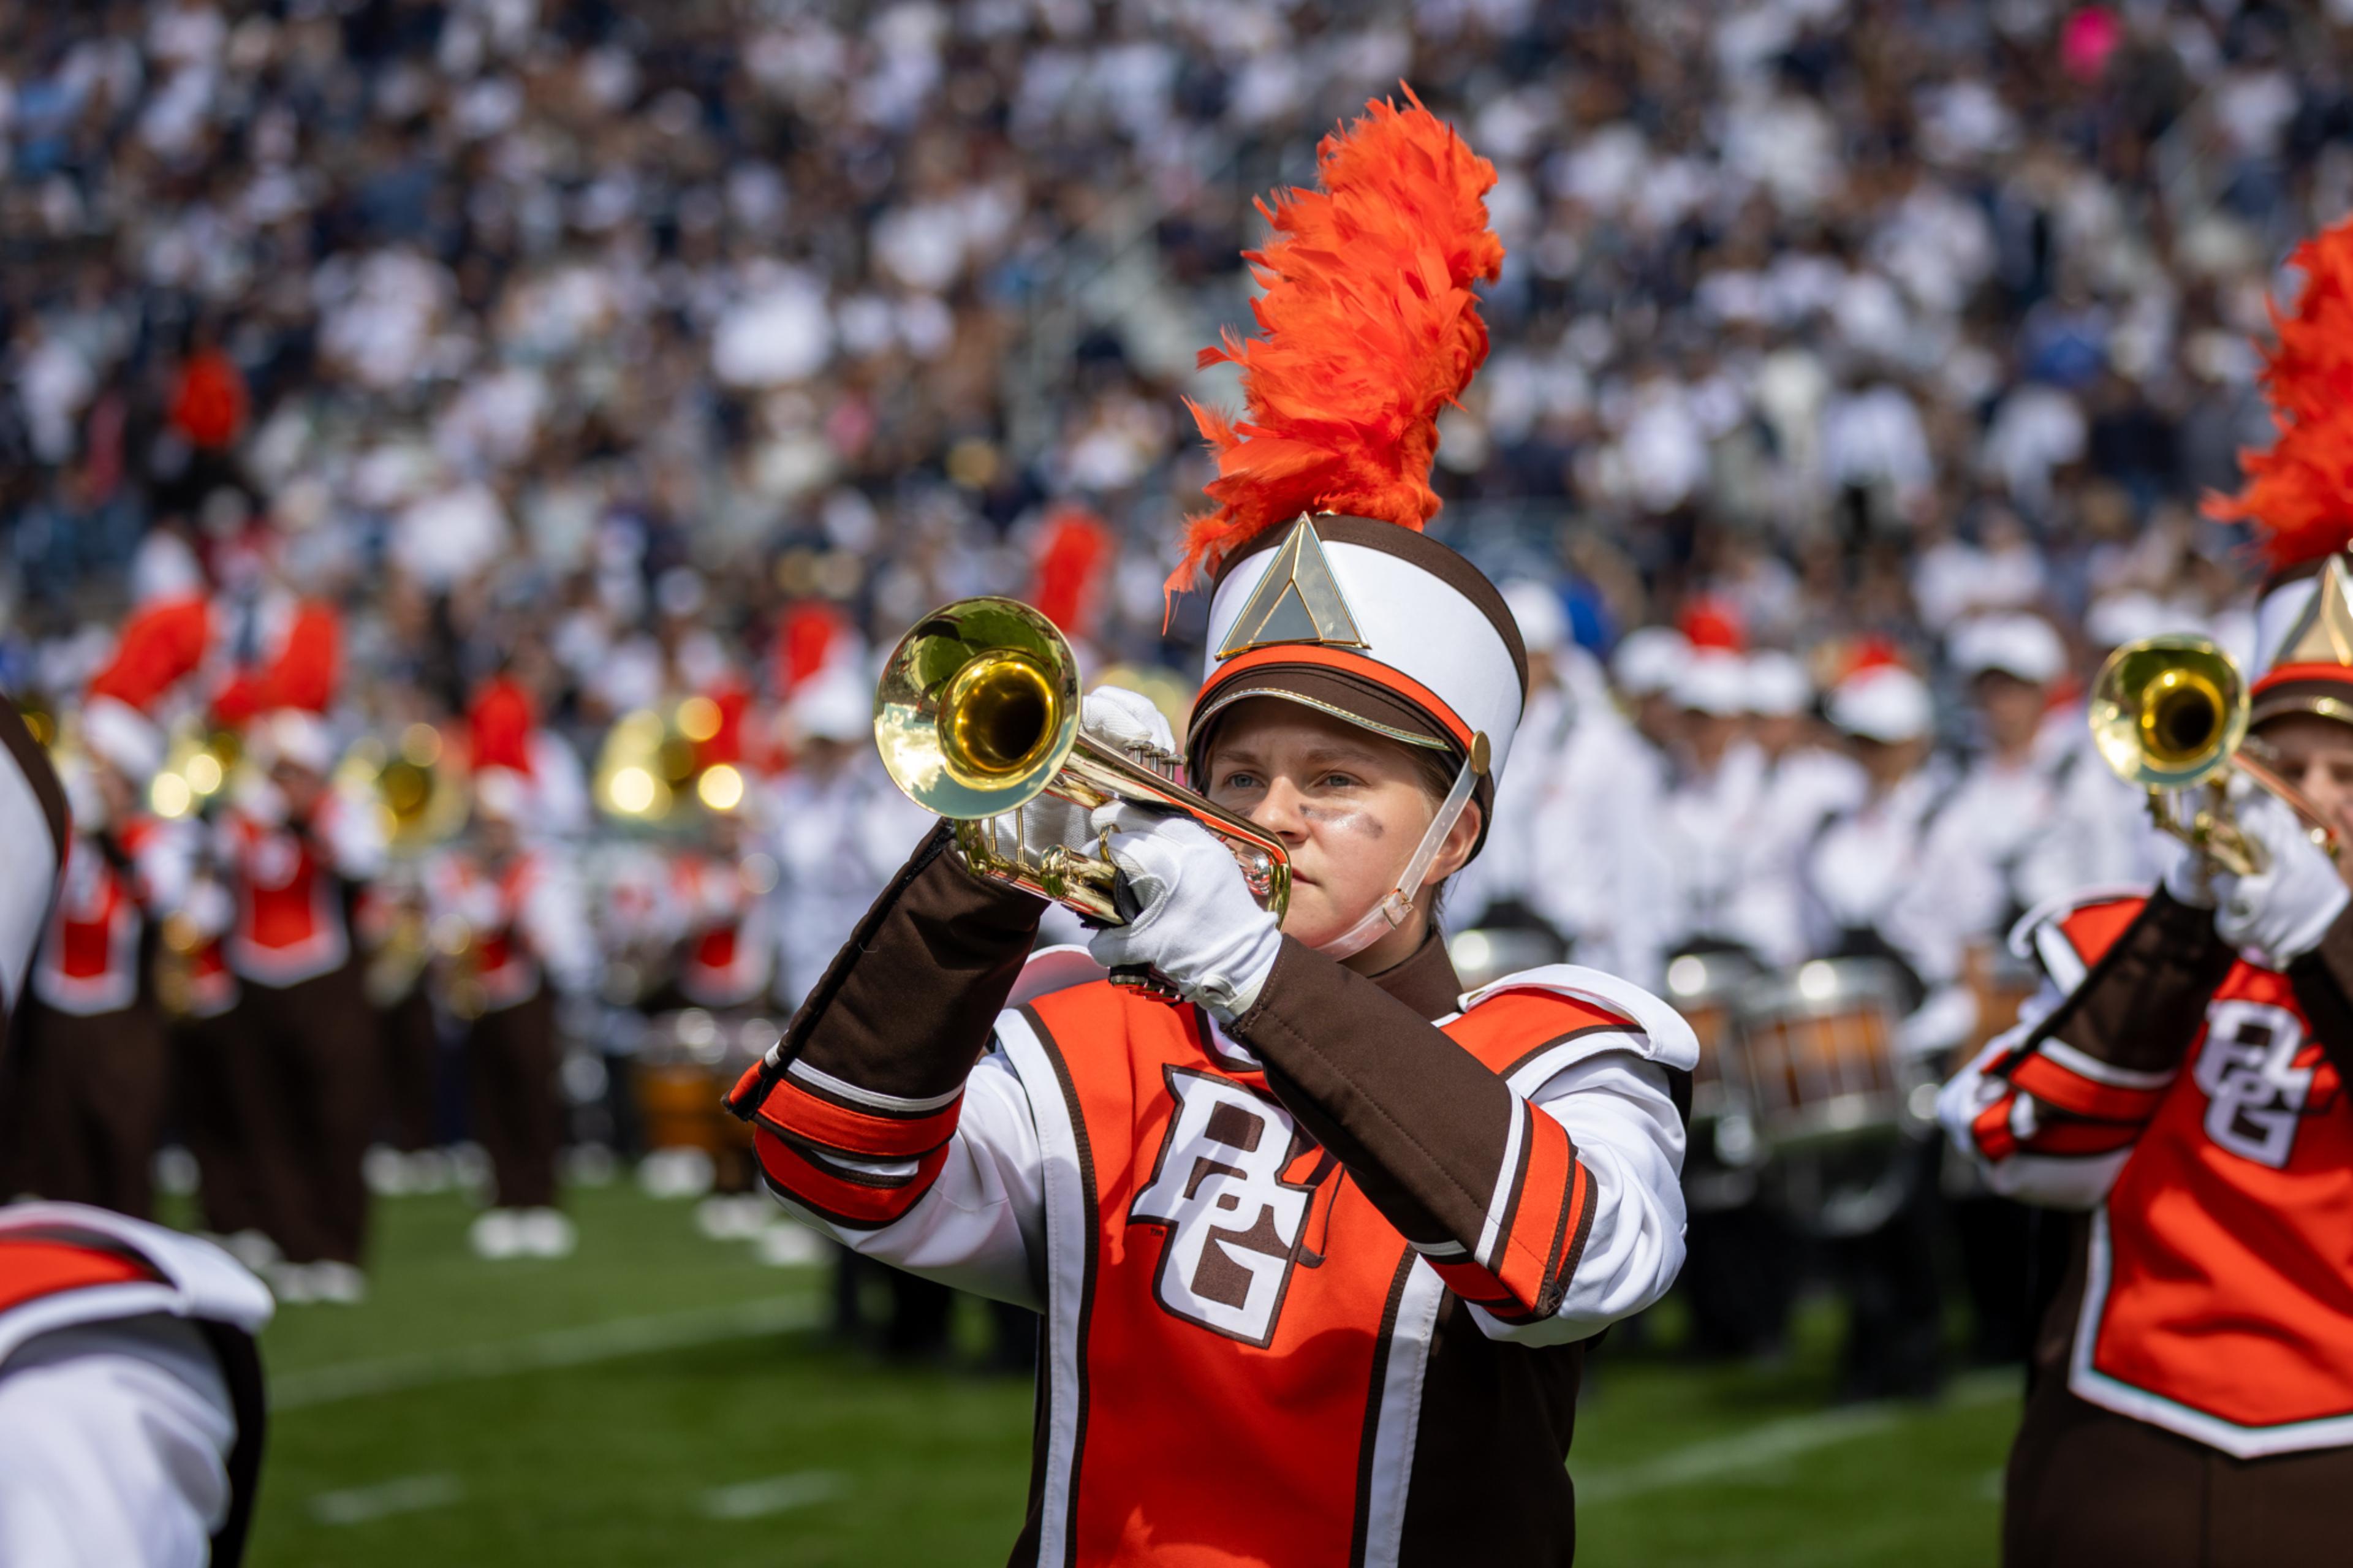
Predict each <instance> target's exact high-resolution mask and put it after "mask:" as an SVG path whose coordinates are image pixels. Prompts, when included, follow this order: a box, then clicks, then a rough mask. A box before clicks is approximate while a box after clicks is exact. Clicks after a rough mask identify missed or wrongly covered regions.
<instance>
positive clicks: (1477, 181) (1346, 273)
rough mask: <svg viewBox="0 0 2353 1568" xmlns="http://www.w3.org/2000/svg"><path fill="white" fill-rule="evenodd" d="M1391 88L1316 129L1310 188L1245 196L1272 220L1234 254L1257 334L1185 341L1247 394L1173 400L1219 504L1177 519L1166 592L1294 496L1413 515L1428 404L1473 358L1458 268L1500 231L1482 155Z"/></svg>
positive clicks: (1465, 373)
mask: <svg viewBox="0 0 2353 1568" xmlns="http://www.w3.org/2000/svg"><path fill="white" fill-rule="evenodd" d="M1405 96H1406V101H1407V104H1408V107H1407V108H1405V109H1403V110H1399V109H1398V107H1397V106H1396V105H1395V104H1393V103H1389V102H1387V101H1384V100H1374V101H1373V102H1371V103H1368V104H1366V106H1365V109H1366V112H1365V115H1364V117H1363V118H1362V119H1360V120H1358V121H1356V123H1355V124H1354V125H1351V126H1350V127H1348V129H1347V131H1346V132H1345V134H1334V135H1330V136H1326V137H1325V138H1324V141H1323V142H1322V144H1321V145H1320V146H1318V147H1317V148H1316V150H1315V159H1316V165H1317V183H1318V184H1319V185H1320V186H1321V187H1322V188H1321V189H1319V190H1313V191H1308V190H1297V189H1294V190H1292V191H1290V192H1289V193H1287V194H1285V195H1282V197H1281V198H1279V199H1278V200H1277V202H1276V203H1275V205H1273V206H1272V207H1269V206H1268V205H1267V204H1266V203H1265V202H1263V201H1261V202H1260V203H1259V204H1258V207H1259V211H1261V213H1264V214H1265V215H1266V217H1267V221H1268V222H1269V223H1270V224H1271V225H1272V226H1273V228H1274V237H1273V238H1272V239H1271V241H1270V242H1269V243H1268V244H1267V246H1266V247H1265V248H1263V249H1261V250H1255V251H1252V252H1250V254H1249V256H1248V257H1247V258H1246V259H1248V260H1249V261H1250V265H1251V269H1252V271H1253V272H1254V273H1255V275H1256V276H1257V279H1258V281H1259V283H1260V286H1261V288H1262V289H1263V290H1264V292H1263V293H1262V294H1261V296H1260V298H1259V299H1258V300H1257V301H1256V302H1255V303H1254V304H1253V305H1252V307H1251V310H1252V313H1253V314H1254V315H1255V316H1256V317H1257V320H1258V325H1259V335H1258V336H1257V337H1254V338H1250V339H1247V340H1245V339H1242V338H1240V337H1238V336H1236V335H1235V334H1234V333H1232V332H1230V331H1229V332H1227V333H1226V334H1225V335H1224V337H1223V338H1222V340H1221V341H1220V342H1219V344H1218V346H1217V347H1214V348H1208V349H1203V350H1202V351H1201V354H1200V363H1201V364H1202V365H1203V366H1204V367H1207V366H1208V365H1212V364H1216V363H1219V362H1220V361H1222V362H1224V363H1229V364H1234V365H1238V366H1240V369H1241V373H1242V391H1243V395H1244V396H1245V398H1246V399H1247V401H1248V404H1249V408H1248V412H1247V413H1246V414H1245V415H1244V416H1243V417H1242V418H1240V419H1239V420H1234V419H1229V418H1228V417H1227V416H1225V415H1223V414H1221V413H1219V412H1218V411H1217V410H1215V409H1210V408H1204V407H1202V406H1201V405H1198V404H1196V403H1194V402H1193V401H1192V400H1191V399H1189V398H1188V399H1187V400H1186V406H1187V408H1190V409H1191V410H1192V413H1193V419H1194V423H1195V424H1197V425H1198V426H1200V430H1201V435H1202V436H1203V437H1204V438H1206V439H1207V440H1208V443H1209V446H1210V447H1211V449H1212V450H1214V451H1215V452H1216V453H1217V458H1218V477H1217V479H1215V480H1214V481H1212V482H1211V483H1210V484H1209V486H1208V496H1209V499H1210V500H1214V501H1216V502H1217V503H1218V508H1217V510H1215V511H1212V512H1209V513H1208V514H1207V515H1205V516H1200V517H1196V518H1194V519H1192V520H1191V521H1189V522H1188V523H1187V527H1186V531H1185V559H1184V561H1183V563H1181V564H1180V565H1179V566H1178V567H1177V568H1176V572H1175V574H1173V575H1171V576H1170V577H1169V579H1168V588H1169V591H1170V592H1171V593H1182V592H1183V591H1184V590H1185V589H1187V587H1190V586H1191V585H1192V584H1193V583H1194V582H1195V580H1196V579H1197V577H1198V574H1200V573H1201V571H1202V570H1203V569H1204V568H1205V567H1207V568H1209V569H1211V570H1214V569H1215V568H1216V567H1217V565H1218V564H1219V563H1220V562H1221V561H1223V560H1224V559H1225V558H1226V556H1227V555H1228V554H1229V553H1230V552H1232V551H1233V550H1234V549H1235V548H1236V547H1237V546H1239V545H1240V544H1242V543H1243V542H1246V541H1247V540H1249V539H1250V537H1251V536H1252V535H1253V534H1255V533H1257V532H1259V531H1261V529H1265V528H1269V527H1271V526H1273V525H1274V524H1277V523H1281V522H1287V521H1290V520H1291V519H1293V518H1295V517H1297V516H1298V515H1299V514H1300V513H1301V512H1303V511H1316V510H1332V511H1340V512H1346V513H1350V514H1352V515H1354V516H1357V517H1369V518H1377V519H1378V520H1380V521H1385V522H1394V523H1397V524H1398V525H1399V526H1401V527H1404V528H1412V529H1419V528H1420V527H1421V525H1422V524H1423V523H1424V522H1426V521H1429V520H1430V518H1431V517H1432V516H1433V515H1435V514H1436V513H1437V511H1438V508H1439V500H1438V496H1437V494H1436V493H1435V492H1434V491H1432V490H1431V489H1430V459H1431V458H1433V457H1435V456H1436V455H1437V451H1438V412H1439V410H1440V408H1442V407H1444V406H1445V405H1448V404H1450V403H1452V402H1454V401H1455V400H1456V399H1457V398H1459V397H1460V396H1461V393H1462V389H1463V388H1464V387H1466V386H1468V385H1470V384H1471V377H1472V374H1473V373H1475V372H1476V371H1477V370H1478V368H1479V366H1480V365H1481V364H1482V363H1484V362H1485V360H1486V358H1487V326H1486V323H1485V322H1483V321H1481V320H1480V319H1479V301H1478V299H1477V297H1476V296H1475V295H1473V294H1472V291H1471V285H1472V283H1474V282H1478V281H1482V280H1483V281H1486V282H1491V283H1492V282H1493V281H1494V279H1495V277H1496V274H1497V273H1498V272H1499V271H1500V270H1501V269H1502V268H1503V264H1504V246H1503V242H1502V241H1501V240H1499V239H1497V238H1496V237H1495V236H1494V234H1493V231H1492V230H1490V229H1489V228H1488V226H1487V205H1486V202H1485V201H1484V199H1483V198H1484V197H1485V195H1486V194H1487V192H1488V191H1489V190H1490V189H1491V188H1493V185H1494V184H1495V166H1494V165H1493V163H1489V162H1487V160H1486V159H1484V158H1482V157H1480V156H1478V155H1477V154H1476V153H1472V151H1471V149H1470V148H1469V147H1468V146H1466V145H1464V144H1463V142H1462V139H1461V137H1460V136H1457V135H1456V134H1455V133H1454V132H1453V130H1452V129H1451V127H1449V126H1448V125H1447V124H1445V122H1444V121H1440V119H1439V118H1438V117H1437V116H1436V115H1434V114H1432V113H1430V110H1427V109H1425V108H1423V107H1422V104H1421V100H1419V98H1416V97H1415V96H1414V93H1413V89H1411V88H1407V89H1405Z"/></svg>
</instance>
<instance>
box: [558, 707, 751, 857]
mask: <svg viewBox="0 0 2353 1568" xmlns="http://www.w3.org/2000/svg"><path fill="white" fill-rule="evenodd" d="M721 722H722V718H721V714H720V710H719V704H718V703H717V702H715V701H713V700H711V699H710V698H708V697H689V698H687V699H685V700H682V701H680V702H677V703H673V704H671V705H670V707H669V708H668V709H666V710H657V709H652V708H640V709H638V710H635V711H633V712H629V713H624V714H623V715H622V716H621V717H620V718H618V719H617V720H615V721H614V722H613V727H612V728H611V729H610V730H608V731H606V732H605V741H604V744H603V745H602V746H601V747H599V748H598V751H597V754H596V781H595V784H594V785H593V791H594V794H595V797H596V805H597V807H598V809H600V810H601V811H603V812H604V813H605V815H606V816H609V817H612V818H614V819H616V820H617V821H620V822H624V823H629V824H634V825H637V826H649V827H658V826H662V825H664V824H666V823H669V822H670V820H671V819H672V816H673V814H674V813H676V812H677V811H678V810H679V809H680V808H681V806H683V805H688V804H689V803H694V804H699V805H701V806H702V809H703V810H705V811H708V812H712V813H716V814H719V815H724V814H726V813H728V812H731V811H733V810H734V809H735V808H736V807H737V806H739V805H742V804H743V803H744V791H745V789H746V787H747V786H746V781H745V780H744V773H743V771H742V770H741V769H739V768H737V767H736V766H735V765H734V764H733V763H711V764H709V765H708V766H706V765H704V763H702V745H703V743H704V742H708V741H710V740H711V739H712V737H713V736H715V735H717V734H718V733H719V729H720V724H721ZM680 820H681V821H683V820H685V819H684V818H681V819H680Z"/></svg>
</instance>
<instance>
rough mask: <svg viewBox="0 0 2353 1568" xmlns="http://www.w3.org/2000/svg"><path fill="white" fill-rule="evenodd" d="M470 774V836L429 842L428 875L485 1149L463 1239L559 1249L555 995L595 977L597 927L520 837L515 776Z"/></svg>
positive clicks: (477, 1132) (521, 789) (563, 875)
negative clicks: (477, 1202) (475, 1203)
mask: <svg viewBox="0 0 2353 1568" xmlns="http://www.w3.org/2000/svg"><path fill="white" fill-rule="evenodd" d="M473 787H474V815H473V836H472V843H471V844H470V846H469V847H464V848H456V849H449V850H445V851H443V852H442V853H441V854H440V855H439V856H438V857H437V858H436V859H435V861H434V863H433V867H432V871H431V875H430V880H429V883H428V898H429V900H430V901H429V905H428V907H429V909H430V910H431V913H432V921H433V925H434V927H435V929H436V932H437V945H438V947H439V948H440V949H441V951H442V952H443V953H444V954H454V955H457V962H455V963H451V964H450V965H449V966H448V967H449V973H448V980H447V984H448V990H449V994H450V1004H451V1010H452V1011H454V1012H455V1013H457V1015H458V1016H459V1017H461V1018H463V1019H465V1020H466V1039H465V1047H464V1049H465V1058H466V1081H467V1087H468V1089H469V1091H470V1093H469V1103H470V1107H471V1110H472V1113H473V1115H472V1124H473V1131H474V1136H475V1138H476V1139H477V1140H478V1141H479V1142H480V1143H481V1145H482V1149H483V1152H485V1153H487V1154H488V1155H489V1156H490V1161H491V1206H490V1208H489V1209H487V1210H486V1211H484V1212H483V1213H482V1214H481V1215H479V1216H478V1217H477V1218H476V1219H475V1221H474V1225H473V1229H472V1232H471V1237H470V1239H471V1241H472V1244H473V1247H474V1250H475V1252H476V1253H477V1254H479V1255H480V1256H481V1257H483V1258H515V1257H528V1258H562V1257H565V1256H566V1255H568V1254H569V1253H570V1252H571V1251H572V1247H573V1243H574V1239H575V1238H574V1234H573V1228H572V1222H571V1221H570V1220H569V1219H567V1218H566V1217H565V1215H564V1213H563V1212H562V1211H561V1210H560V1209H558V1208H557V1207H556V1206H555V1201H556V1179H555V1178H556V1159H557V1156H558V1154H559V1153H560V1152H561V1149H562V1143H563V1131H564V1107H563V1101H562V1100H561V1098H560V1097H559V1094H558V1092H557V1084H556V1068H557V1062H558V1053H557V1048H556V1033H555V996H556V994H557V993H561V994H565V995H580V994H586V992H587V990H588V989H589V987H590V986H591V985H592V984H594V983H595V980H596V947H595V941H594V939H593V937H592V936H591V935H590V933H589V930H588V924H587V919H586V914H585V913H584V911H583V910H582V907H581V896H580V890H579V889H578V887H577V886H576V884H575V881H574V879H573V878H572V877H571V875H570V872H569V869H568V868H566V867H565V865H564V864H563V863H562V861H561V860H560V858H558V857H557V855H556V854H555V852H554V850H552V849H549V848H545V847H535V846H533V845H531V844H529V843H528V842H527V841H526V840H525V838H524V836H523V819H524V816H525V814H526V812H527V810H528V806H529V802H530V798H531V797H530V792H529V788H528V786H527V785H526V784H525V782H524V781H523V780H522V777H520V776H519V775H518V774H516V773H512V772H511V771H509V770H507V769H504V768H484V769H483V770H482V771H481V772H480V773H476V774H475V775H474V779H473Z"/></svg>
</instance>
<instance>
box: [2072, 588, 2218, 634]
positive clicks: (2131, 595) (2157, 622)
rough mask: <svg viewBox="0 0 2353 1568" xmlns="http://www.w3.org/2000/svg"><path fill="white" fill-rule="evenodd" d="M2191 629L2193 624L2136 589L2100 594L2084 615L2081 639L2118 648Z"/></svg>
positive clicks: (2155, 596)
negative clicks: (2144, 639) (2160, 635)
mask: <svg viewBox="0 0 2353 1568" xmlns="http://www.w3.org/2000/svg"><path fill="white" fill-rule="evenodd" d="M2195 629H2197V628H2196V623H2195V622H2194V621H2192V620H2190V619H2189V617H2187V616H2180V615H2177V614H2175V613H2174V612H2173V611H2171V610H2169V609H2168V608H2167V607H2166V605H2165V603H2164V601H2163V600H2161V599H2159V598H2158V597H2157V595H2154V594H2145V593H2142V592H2141V591H2140V590H2139V589H2137V588H2129V589H2126V590H2125V591H2124V592H2123V593H2119V594H2105V595H2101V596H2100V597H2099V598H2097V599H2094V600H2093V601H2092V607H2091V608H2090V609H2089V610H2086V611H2085V612H2084V637H2087V638H2089V639H2090V640H2091V641H2092V642H2093V643H2094V644H2095V645H2096V646H2098V647H2103V648H2113V647H2124V645H2125V644H2126V643H2128V642H2138V641H2139V640H2140V639H2141V638H2143V637H2155V636H2156V635H2157V634H2158V633H2159V632H2186V631H2193V630H2195Z"/></svg>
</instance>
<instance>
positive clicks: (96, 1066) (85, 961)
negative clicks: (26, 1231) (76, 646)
mask: <svg viewBox="0 0 2353 1568" xmlns="http://www.w3.org/2000/svg"><path fill="white" fill-rule="evenodd" d="M80 733H81V741H82V746H81V750H80V752H79V753H78V754H75V755H72V756H69V757H68V758H67V759H66V760H65V762H64V763H63V766H62V768H61V770H60V771H61V773H62V775H63V777H64V780H65V785H66V791H67V795H68V798H69V800H70V801H71V803H72V807H73V831H72V838H71V841H70V845H69V848H68V850H67V853H66V864H65V875H64V879H63V881H62V883H61V884H60V887H59V892H58V900H57V907H56V910H55V912H54V913H53V914H52V915H51V917H50V921H49V928H48V936H47V941H45V942H43V943H42V945H41V949H40V953H39V956H38V957H37V959H36V960H35V962H34V965H33V973H32V984H31V987H30V989H31V996H30V998H29V1004H28V1005H26V1006H25V1007H24V1008H23V1009H21V1018H20V1026H21V1028H22V1031H23V1046H24V1049H25V1052H26V1061H25V1076H24V1079H23V1085H24V1088H23V1092H24V1095H25V1101H26V1116H25V1118H24V1122H23V1135H24V1136H25V1138H26V1150H25V1152H24V1159H25V1171H24V1175H25V1177H26V1180H27V1181H28V1182H29V1184H30V1185H31V1187H32V1189H33V1190H34V1191H36V1192H37V1193H39V1194H41V1195H43V1196H44V1197H49V1198H56V1199H59V1200H62V1201H64V1202H69V1203H81V1204H95V1205H99V1206H100V1207H101V1208H110V1209H113V1210H115V1211H116V1212H117V1213H120V1214H126V1215H132V1216H133V1217H134V1218H142V1219H143V1218H145V1217H146V1216H147V1215H148V1213H149V1211H150V1209H151V1208H152V1207H153V1197H154V1194H153V1161H154V1155H155V1150H156V1147H157V1145H158V1144H159V1143H160V1142H162V1136H163V1131H164V1115H165V1112H166V1110H167V1109H168V1096H169V1093H170V1079H171V1055H170V1047H169V1044H168V1042H167V1040H166V1038H165V1035H164V1019H163V1015H162V1014H161V1013H160V1012H159V1011H158V1010H157V1007H156V1001H155V994H154V989H153V985H152V984H150V981H149V965H148V958H149V955H150V954H151V952H153V941H154V934H155V929H156V927H157V925H158V924H159V923H160V922H161V921H163V920H164V918H165V917H166V916H168V915H170V914H172V913H173V912H174V911H175V910H177V909H178V908H179V906H180V903H181V901H182V900H184V899H185V896H186V893H187V883H188V872H189V866H188V861H187V858H186V855H185V852H184V851H185V840H184V839H183V838H182V837H180V836H177V835H174V834H172V833H171V832H169V831H168V830H167V828H166V827H165V825H164V824H162V823H159V822H158V821H156V819H155V818H154V817H153V816H149V815H148V813H147V810H146V793H145V789H146V783H147V781H148V780H149V779H150V778H152V777H153V775H154V773H155V770H156V769H157V768H158V767H160V766H162V765H163V761H164V740H163V736H162V734H161V733H160V732H159V731H157V730H156V728H155V726H154V725H153V723H151V722H149V721H148V720H147V719H146V718H145V717H144V716H143V715H142V714H140V713H139V712H137V711H135V710H132V708H131V707H129V706H128V705H127V704H125V703H122V702H121V701H119V700H115V699H113V698H110V697H99V698H94V699H92V700H90V703H89V704H88V705H87V706H86V707H85V708H84V709H83V710H82V713H81V724H80Z"/></svg>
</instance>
